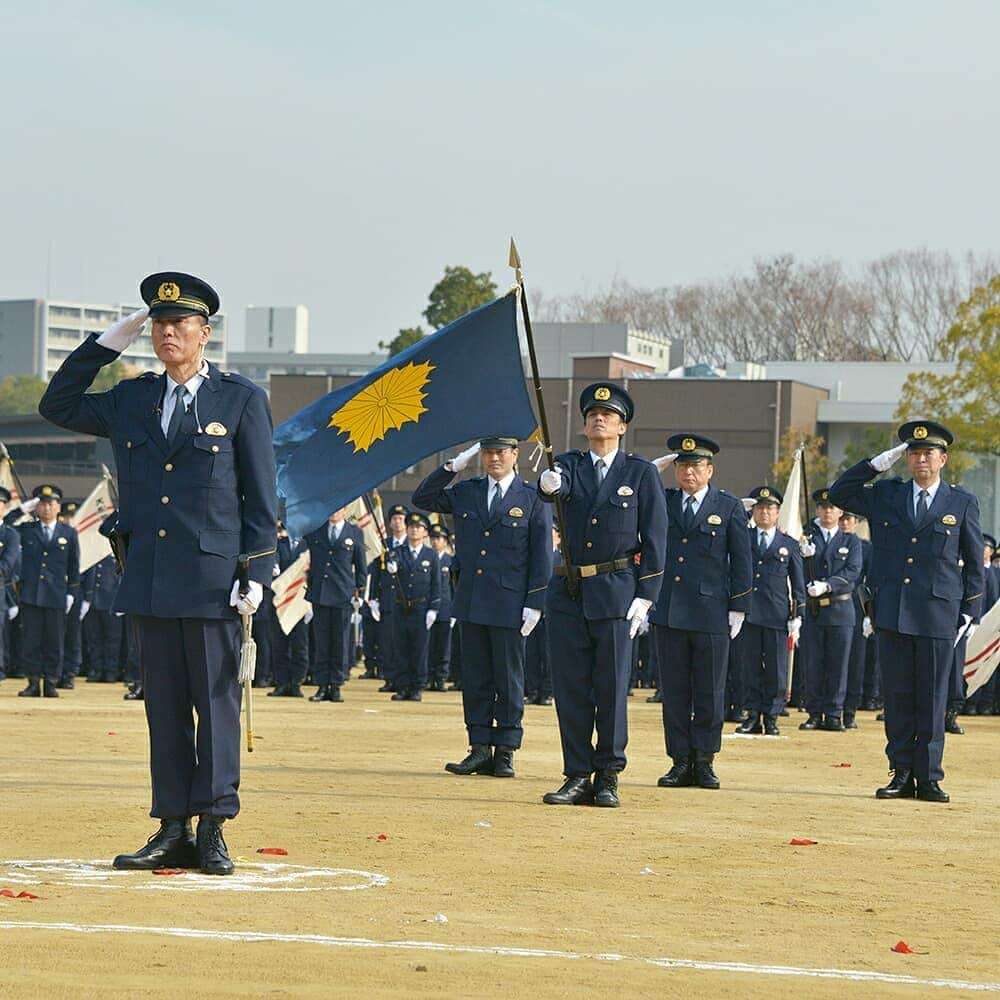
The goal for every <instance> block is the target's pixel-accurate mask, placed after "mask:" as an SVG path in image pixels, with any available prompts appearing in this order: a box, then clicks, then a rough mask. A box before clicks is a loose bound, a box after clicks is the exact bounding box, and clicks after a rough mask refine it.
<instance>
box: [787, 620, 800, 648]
mask: <svg viewBox="0 0 1000 1000" xmlns="http://www.w3.org/2000/svg"><path fill="white" fill-rule="evenodd" d="M801 633H802V619H801V618H789V619H788V634H789V635H790V636H791V637H792V642H793V643H794V645H796V646H797V645H798V644H799V636H800V635H801Z"/></svg>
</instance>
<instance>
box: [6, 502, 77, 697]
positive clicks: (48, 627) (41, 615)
mask: <svg viewBox="0 0 1000 1000" xmlns="http://www.w3.org/2000/svg"><path fill="white" fill-rule="evenodd" d="M32 496H33V497H36V498H37V499H38V506H37V507H36V508H35V513H36V514H37V515H38V520H37V521H29V522H28V523H27V524H21V525H18V529H17V530H18V532H19V533H20V535H21V596H20V598H19V607H20V609H21V611H20V614H21V662H22V663H23V665H24V671H25V673H26V674H27V675H28V686H27V687H26V688H25V689H24V690H23V691H20V692H19V694H20V695H21V697H23V698H37V697H38V696H39V694H41V693H42V690H41V689H40V686H39V682H40V680H41V679H43V678H44V694H45V697H46V698H58V697H59V692H58V691H57V690H56V688H57V686H58V684H59V680H60V677H61V674H62V658H63V643H64V641H65V635H66V616H67V615H68V614H69V611H70V608H72V606H73V602H74V601H75V599H76V594H77V591H78V590H79V586H80V540H79V538H78V537H77V534H76V529H75V528H71V527H70V526H69V525H68V524H63V522H62V521H60V520H58V515H59V506H60V504H59V501H60V500H61V499H62V490H61V489H59V487H58V486H53V485H51V484H50V483H45V484H43V485H42V486H36V487H35V489H34V490H33V491H32Z"/></svg>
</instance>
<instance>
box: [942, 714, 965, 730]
mask: <svg viewBox="0 0 1000 1000" xmlns="http://www.w3.org/2000/svg"><path fill="white" fill-rule="evenodd" d="M944 731H945V732H946V733H951V734H952V736H962V735H963V734H964V733H965V730H964V729H963V728H962V727H961V726H960V725H959V724H958V711H957V710H956V709H954V708H949V709H948V711H947V712H945V713H944Z"/></svg>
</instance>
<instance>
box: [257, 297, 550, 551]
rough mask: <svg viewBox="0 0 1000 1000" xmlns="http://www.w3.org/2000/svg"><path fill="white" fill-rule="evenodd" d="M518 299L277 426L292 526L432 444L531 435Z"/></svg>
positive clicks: (317, 518)
mask: <svg viewBox="0 0 1000 1000" xmlns="http://www.w3.org/2000/svg"><path fill="white" fill-rule="evenodd" d="M516 307H517V292H516V291H511V292H509V293H508V294H507V295H505V296H504V297H503V298H500V299H495V300H494V301H493V302H490V303H487V304H486V305H484V306H480V307H479V308H478V309H474V310H473V311H472V312H470V313H467V314H466V315H465V316H462V317H461V318H460V319H457V320H455V322H454V323H450V324H449V325H448V326H446V327H444V328H443V329H442V330H439V331H438V332H437V333H435V334H433V335H432V336H430V337H425V338H424V339H423V340H421V341H418V342H417V343H416V344H414V345H413V346H412V347H409V348H407V349H406V350H405V351H403V352H402V353H401V354H397V355H396V356H395V357H393V358H390V359H389V360H388V361H387V362H386V363H385V364H384V365H382V366H381V367H379V368H376V369H375V370H374V371H372V372H369V373H368V374H367V375H366V376H365V377H364V378H360V379H358V380H357V381H355V382H352V383H351V384H350V385H347V386H344V387H343V388H342V389H337V390H335V391H333V392H331V393H328V394H327V395H326V396H324V397H323V398H322V399H319V400H317V401H316V402H315V403H312V404H311V405H309V406H307V407H306V408H305V409H304V410H302V411H301V412H299V413H297V414H296V415H295V416H294V417H291V418H290V419H288V420H286V421H285V422H284V423H283V424H281V425H280V426H279V427H278V428H276V430H275V432H274V451H275V458H276V460H277V466H278V493H279V495H280V496H281V497H283V498H284V501H285V524H286V525H287V526H288V531H289V533H290V534H292V535H295V536H298V537H301V536H302V535H305V534H307V533H308V532H310V531H312V530H313V529H315V528H317V527H319V525H321V524H322V523H323V522H324V521H325V520H326V519H327V517H328V516H329V514H330V511H332V510H336V509H337V508H339V507H343V506H345V505H346V504H347V503H348V502H349V501H351V500H353V499H354V498H355V497H358V496H360V495H361V494H362V493H364V492H365V491H367V490H370V489H371V488H372V487H373V486H377V485H378V484H379V483H381V482H384V481H385V480H386V479H389V478H390V477H392V476H394V475H396V474H397V473H398V472H401V471H402V470H403V469H405V468H408V467H409V466H411V465H414V464H415V463H416V462H419V461H420V460H421V459H422V458H426V457H427V456H428V455H431V454H433V453H434V452H436V451H443V450H445V449H446V448H451V447H453V446H455V445H458V444H462V443H463V442H466V441H470V440H473V439H475V438H479V437H485V436H487V435H489V434H505V435H510V436H516V437H519V438H521V439H524V438H527V437H529V436H530V435H531V433H532V432H533V431H534V429H535V426H536V420H535V416H534V414H533V413H532V410H531V403H530V402H529V400H528V392H527V388H526V386H525V383H524V372H523V369H522V367H521V350H520V347H519V345H518V339H517V319H516V311H515V310H516Z"/></svg>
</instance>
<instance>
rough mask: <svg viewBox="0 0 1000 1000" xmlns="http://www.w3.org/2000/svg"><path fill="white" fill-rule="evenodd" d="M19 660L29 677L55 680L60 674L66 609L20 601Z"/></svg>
mask: <svg viewBox="0 0 1000 1000" xmlns="http://www.w3.org/2000/svg"><path fill="white" fill-rule="evenodd" d="M19 617H20V619H21V663H22V664H23V665H24V672H25V673H26V674H27V675H28V677H31V678H34V679H35V680H37V679H38V678H39V677H44V678H45V679H46V680H47V681H49V682H51V683H55V682H56V681H57V680H59V678H60V677H61V676H62V659H63V640H64V637H65V634H66V610H65V608H43V607H40V606H39V605H37V604H22V605H21V613H20V615H19Z"/></svg>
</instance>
